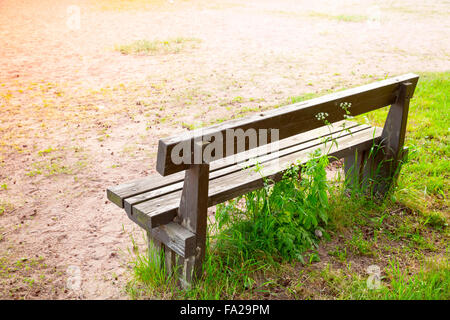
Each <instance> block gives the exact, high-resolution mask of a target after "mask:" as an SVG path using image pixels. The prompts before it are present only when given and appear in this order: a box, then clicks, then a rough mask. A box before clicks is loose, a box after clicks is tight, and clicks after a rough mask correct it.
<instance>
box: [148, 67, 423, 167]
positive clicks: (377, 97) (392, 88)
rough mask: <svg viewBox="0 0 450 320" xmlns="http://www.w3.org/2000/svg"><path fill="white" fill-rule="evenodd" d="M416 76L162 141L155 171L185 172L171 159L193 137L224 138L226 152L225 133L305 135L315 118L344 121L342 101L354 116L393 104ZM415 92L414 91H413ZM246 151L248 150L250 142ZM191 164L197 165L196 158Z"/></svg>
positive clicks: (331, 121) (360, 88) (405, 76)
mask: <svg viewBox="0 0 450 320" xmlns="http://www.w3.org/2000/svg"><path fill="white" fill-rule="evenodd" d="M418 78H419V77H418V76H417V75H415V74H405V75H402V76H398V77H395V78H391V79H387V80H383V81H379V82H375V83H372V84H368V85H365V86H360V87H357V88H353V89H348V90H345V91H341V92H337V93H333V94H330V95H326V96H323V97H320V98H316V99H312V100H308V101H305V102H300V103H297V104H293V105H289V106H285V107H282V108H279V109H275V110H271V111H268V112H262V113H259V114H256V115H252V116H250V117H246V118H243V119H236V120H231V121H227V122H223V123H221V124H218V125H215V126H211V127H208V128H202V129H198V130H194V131H191V132H189V133H188V134H181V135H177V136H173V137H169V138H165V139H161V140H159V146H158V156H157V163H156V170H157V171H158V172H159V173H160V174H161V175H163V176H167V175H170V174H173V173H176V172H179V171H183V170H185V169H186V168H187V167H188V166H189V165H188V164H184V163H181V164H175V163H173V162H172V160H171V153H172V150H173V148H174V147H175V146H176V145H178V144H180V143H188V144H190V145H193V143H194V137H197V136H208V135H221V136H222V137H223V149H224V150H225V149H226V144H227V141H226V131H227V130H230V129H231V130H237V129H242V130H244V131H246V130H247V129H255V130H259V129H271V128H276V129H279V139H284V138H287V137H290V136H293V135H296V134H299V133H302V132H306V131H309V130H312V129H315V128H318V127H320V126H322V125H323V122H322V121H321V120H318V119H317V118H316V116H317V115H318V114H319V113H323V114H327V115H328V116H327V118H326V119H327V120H328V121H329V122H330V123H334V122H337V121H340V120H343V119H344V118H345V115H346V113H345V112H344V110H342V109H341V108H340V104H341V103H343V102H347V103H351V109H350V112H351V114H352V115H353V116H356V115H359V114H362V113H366V112H369V111H372V110H375V109H378V108H382V107H385V106H388V105H391V104H393V103H394V102H395V101H396V99H397V96H398V94H399V88H400V84H402V83H406V82H409V83H411V84H412V87H413V88H415V86H416V84H417V80H418ZM413 91H414V90H412V92H413ZM246 148H249V146H248V143H247V144H246ZM190 163H194V159H193V155H192V156H191V159H190Z"/></svg>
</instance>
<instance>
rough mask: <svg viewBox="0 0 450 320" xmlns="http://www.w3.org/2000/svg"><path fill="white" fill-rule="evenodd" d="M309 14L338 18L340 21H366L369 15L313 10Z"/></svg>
mask: <svg viewBox="0 0 450 320" xmlns="http://www.w3.org/2000/svg"><path fill="white" fill-rule="evenodd" d="M309 16H310V17H315V18H324V19H329V20H336V21H340V22H364V21H367V16H363V15H348V14H339V15H332V14H328V13H323V12H311V13H310V14H309Z"/></svg>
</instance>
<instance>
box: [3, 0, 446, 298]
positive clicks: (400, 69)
mask: <svg viewBox="0 0 450 320" xmlns="http://www.w3.org/2000/svg"><path fill="white" fill-rule="evenodd" d="M74 3H76V5H77V6H78V7H79V9H80V13H81V15H80V28H79V29H76V30H73V29H71V28H70V26H71V25H70V23H69V25H68V24H67V23H68V20H69V19H70V15H71V12H72V11H70V12H69V11H68V8H69V6H70V5H73V4H74ZM449 12H450V4H449V2H448V1H433V2H430V3H428V2H425V3H424V2H423V1H400V0H396V1H377V2H375V1H341V2H339V4H336V2H335V1H314V2H311V1H294V0H292V1H288V0H282V1H274V0H250V1H230V0H228V1H215V0H214V1H206V0H195V1H177V0H174V1H171V2H169V1H143V0H136V1H129V2H124V1H118V0H110V1H106V0H103V1H86V0H85V1H81V0H80V1H76V2H74V1H65V0H58V1H56V0H40V1H31V0H3V1H1V2H0V59H1V60H0V61H1V64H0V120H1V122H0V161H1V162H0V186H2V187H0V270H1V271H2V273H0V298H13V299H17V298H26V299H31V298H39V299H45V298H52V299H64V298H73V299H111V298H114V299H126V298H128V296H127V294H126V292H125V285H126V283H127V281H129V272H128V269H129V266H128V262H129V260H130V259H129V254H128V250H129V249H130V248H131V247H132V244H131V243H132V242H131V239H130V237H131V236H133V237H134V238H135V239H136V241H137V243H138V247H141V248H143V247H142V245H143V233H142V232H141V230H139V228H138V227H137V226H135V225H134V224H133V223H132V222H131V221H129V220H128V218H127V217H126V215H125V214H124V212H123V210H122V209H119V208H117V207H116V206H115V205H113V204H112V203H110V202H108V201H107V199H106V193H105V189H106V187H108V186H110V185H114V184H117V183H121V182H124V181H127V180H130V179H134V178H138V177H142V176H145V175H148V174H151V173H153V172H154V171H155V170H154V167H155V155H156V151H157V141H158V139H159V138H160V137H163V136H167V135H169V134H172V133H175V132H180V131H182V130H187V128H192V127H195V126H199V125H205V124H208V123H210V122H211V121H214V120H217V119H228V118H231V117H234V116H238V115H240V114H243V113H246V112H249V111H256V110H258V109H261V108H267V107H270V106H275V105H279V104H284V103H286V101H287V99H288V98H289V97H292V96H298V95H302V94H306V93H317V92H321V91H323V90H339V89H341V88H344V87H349V86H354V85H359V84H362V83H367V82H371V81H375V80H377V79H382V78H385V77H387V76H393V75H397V74H401V73H406V72H421V71H442V70H448V69H449V68H450V60H449V55H448V53H449V52H450V42H449V41H448V40H447V39H449V38H450V28H449V27H450V19H449ZM177 37H183V38H195V39H199V41H198V42H196V44H195V45H194V46H190V45H186V46H185V47H184V48H182V50H181V51H180V52H179V53H176V54H158V53H156V54H152V55H123V54H121V53H120V52H117V51H115V50H114V46H115V45H122V44H127V43H130V42H132V41H134V40H139V39H148V40H154V39H160V40H166V39H172V38H177ZM2 208H3V209H2ZM2 211H3V213H2ZM69 266H77V267H79V268H80V271H81V279H82V282H81V288H80V290H71V289H70V286H69V287H68V285H67V279H68V278H69V277H70V276H71V275H70V274H68V273H67V268H68V267H69Z"/></svg>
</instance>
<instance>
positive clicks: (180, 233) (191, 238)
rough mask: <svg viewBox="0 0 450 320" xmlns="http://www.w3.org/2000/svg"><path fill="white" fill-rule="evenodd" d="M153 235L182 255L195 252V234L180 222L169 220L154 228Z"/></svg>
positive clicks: (187, 255) (188, 255)
mask: <svg viewBox="0 0 450 320" xmlns="http://www.w3.org/2000/svg"><path fill="white" fill-rule="evenodd" d="M151 236H152V237H153V238H154V239H156V240H157V241H158V242H160V243H163V244H164V245H165V246H166V247H168V248H169V249H171V250H173V251H175V252H176V253H177V254H178V255H180V256H182V257H185V258H186V257H190V256H192V255H194V254H195V248H196V237H195V234H194V233H192V232H191V231H189V230H188V229H186V228H184V227H183V226H181V225H179V224H178V223H174V222H169V223H168V224H166V225H161V226H159V227H156V228H153V229H152V230H151Z"/></svg>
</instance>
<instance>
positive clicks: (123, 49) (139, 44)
mask: <svg viewBox="0 0 450 320" xmlns="http://www.w3.org/2000/svg"><path fill="white" fill-rule="evenodd" d="M199 41H200V40H199V39H194V38H181V37H178V38H174V39H167V40H136V41H134V42H132V43H130V44H126V45H116V46H115V47H114V49H115V50H116V51H119V52H120V53H122V54H147V55H155V54H169V53H179V52H180V51H181V50H182V49H183V48H184V47H185V44H186V43H191V44H192V47H193V46H194V45H195V43H198V42H199Z"/></svg>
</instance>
